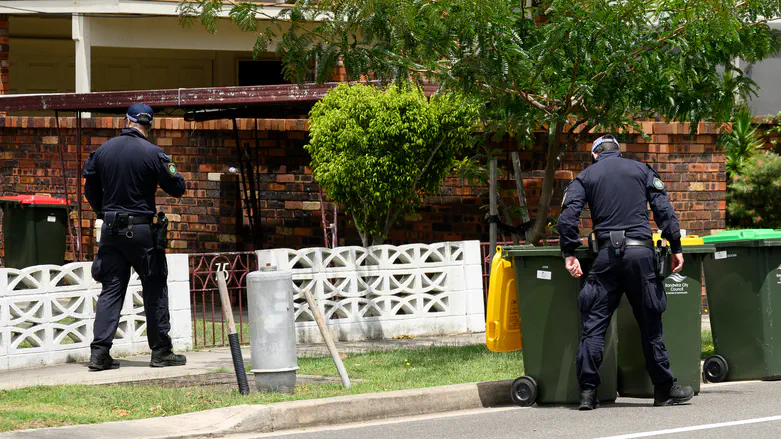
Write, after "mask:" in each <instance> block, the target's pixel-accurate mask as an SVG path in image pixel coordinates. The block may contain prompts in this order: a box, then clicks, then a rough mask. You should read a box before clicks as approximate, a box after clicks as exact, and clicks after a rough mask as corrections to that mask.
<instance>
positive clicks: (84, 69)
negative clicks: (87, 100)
mask: <svg viewBox="0 0 781 439" xmlns="http://www.w3.org/2000/svg"><path fill="white" fill-rule="evenodd" d="M73 41H74V42H75V43H76V93H89V92H90V91H91V74H90V62H91V61H90V58H91V56H90V48H91V42H90V18H89V17H85V16H83V15H77V14H73Z"/></svg>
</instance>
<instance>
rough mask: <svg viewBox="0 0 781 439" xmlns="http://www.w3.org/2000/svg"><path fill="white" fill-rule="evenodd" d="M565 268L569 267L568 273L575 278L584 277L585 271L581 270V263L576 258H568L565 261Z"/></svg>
mask: <svg viewBox="0 0 781 439" xmlns="http://www.w3.org/2000/svg"><path fill="white" fill-rule="evenodd" d="M564 266H565V267H567V271H569V274H571V275H572V277H574V278H578V277H580V276H583V270H581V269H580V261H579V260H578V258H576V257H575V256H567V259H565V260H564Z"/></svg>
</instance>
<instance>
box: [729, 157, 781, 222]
mask: <svg viewBox="0 0 781 439" xmlns="http://www.w3.org/2000/svg"><path fill="white" fill-rule="evenodd" d="M779 199H781V156H779V155H778V154H775V153H772V152H766V153H762V154H755V155H754V156H753V157H751V158H750V159H748V160H747V161H746V163H745V165H744V167H743V170H742V174H741V175H734V176H733V177H732V182H731V184H730V186H729V188H728V190H727V215H728V218H729V219H730V223H731V224H732V225H733V226H739V227H752V228H757V227H770V228H776V227H781V205H779V203H778V200H779Z"/></svg>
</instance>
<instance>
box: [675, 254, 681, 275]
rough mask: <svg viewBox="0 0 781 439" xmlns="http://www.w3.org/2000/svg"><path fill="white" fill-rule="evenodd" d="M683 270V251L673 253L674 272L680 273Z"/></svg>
mask: <svg viewBox="0 0 781 439" xmlns="http://www.w3.org/2000/svg"><path fill="white" fill-rule="evenodd" d="M681 270H683V253H675V254H673V273H680V272H681Z"/></svg>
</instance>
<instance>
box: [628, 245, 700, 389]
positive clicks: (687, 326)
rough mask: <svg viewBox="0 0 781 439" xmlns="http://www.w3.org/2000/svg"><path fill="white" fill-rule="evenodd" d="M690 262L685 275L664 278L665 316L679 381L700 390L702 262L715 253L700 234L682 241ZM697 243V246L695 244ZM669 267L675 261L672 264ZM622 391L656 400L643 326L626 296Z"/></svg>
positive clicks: (667, 339)
mask: <svg viewBox="0 0 781 439" xmlns="http://www.w3.org/2000/svg"><path fill="white" fill-rule="evenodd" d="M682 242H683V244H684V246H683V254H684V264H683V270H681V272H680V273H669V271H668V273H669V274H668V275H667V277H666V278H665V279H664V291H665V293H666V294H667V309H666V310H665V312H664V314H662V325H663V327H664V335H665V337H664V343H665V347H666V348H667V352H668V354H669V355H670V366H671V368H672V372H673V374H674V375H675V377H676V378H677V379H678V384H680V385H682V386H691V387H692V389H694V392H695V393H699V391H700V355H701V351H702V347H701V344H702V340H701V336H702V334H701V332H702V262H703V259H704V258H705V257H707V256H708V255H710V254H713V252H714V251H715V250H714V247H713V246H712V245H696V244H701V243H702V240H701V239H699V238H696V239H691V238H688V239H687V238H684V239H683V240H682ZM693 242H694V243H695V245H691V243H693ZM667 266H668V267H669V266H670V264H669V263H668V265H667ZM617 314H618V394H619V395H621V396H628V397H634V398H653V396H654V386H653V384H652V383H651V378H650V377H649V376H648V373H647V372H646V368H645V356H644V355H643V348H642V345H641V342H640V340H641V335H640V327H639V326H638V324H637V321H636V320H635V317H634V314H633V311H632V306H631V305H629V300H627V299H626V297H624V298H622V299H621V304H620V305H619V306H618V311H617Z"/></svg>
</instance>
